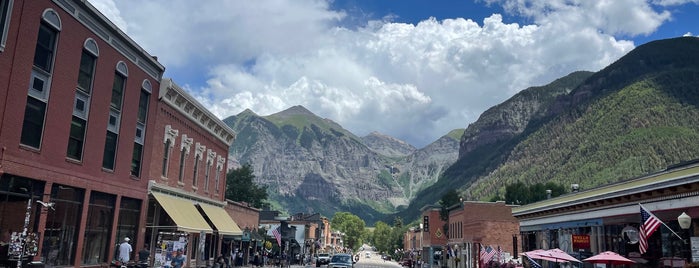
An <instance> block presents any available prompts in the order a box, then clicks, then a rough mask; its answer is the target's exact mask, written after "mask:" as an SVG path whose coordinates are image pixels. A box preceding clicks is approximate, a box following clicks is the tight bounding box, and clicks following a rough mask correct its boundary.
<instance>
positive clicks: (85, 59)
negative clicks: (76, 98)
mask: <svg viewBox="0 0 699 268" xmlns="http://www.w3.org/2000/svg"><path fill="white" fill-rule="evenodd" d="M95 60H96V57H95V56H94V55H92V54H90V52H87V51H86V50H83V53H82V56H80V68H78V88H79V89H81V90H82V91H84V92H86V93H87V94H90V91H91V90H92V78H93V77H94V74H95Z"/></svg>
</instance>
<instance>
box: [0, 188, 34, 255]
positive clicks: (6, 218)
mask: <svg viewBox="0 0 699 268" xmlns="http://www.w3.org/2000/svg"><path fill="white" fill-rule="evenodd" d="M43 192H44V182H42V181H36V180H32V179H29V178H24V177H17V176H13V175H8V174H3V175H2V178H1V179H0V215H2V216H0V234H2V237H1V238H2V239H3V241H2V242H8V241H4V239H5V236H8V239H9V235H11V234H12V232H22V229H23V228H24V218H25V216H26V213H27V203H28V201H29V199H30V198H31V199H32V200H41V197H42V194H43ZM31 206H32V211H31V212H32V213H30V219H29V223H30V225H29V226H27V228H28V231H29V232H32V231H35V230H37V226H38V221H37V220H36V219H38V215H39V213H40V211H41V210H40V209H36V208H37V206H38V204H37V203H35V202H32V203H31ZM3 253H4V252H3ZM6 256H7V254H5V256H0V258H1V257H6Z"/></svg>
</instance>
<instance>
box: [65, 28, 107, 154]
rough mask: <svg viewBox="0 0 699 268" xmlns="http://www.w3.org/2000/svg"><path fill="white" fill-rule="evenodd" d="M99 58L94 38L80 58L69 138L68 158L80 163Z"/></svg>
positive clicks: (89, 41)
mask: <svg viewBox="0 0 699 268" xmlns="http://www.w3.org/2000/svg"><path fill="white" fill-rule="evenodd" d="M98 56H99V49H98V48H97V42H95V40H93V39H92V38H88V39H87V40H85V44H84V45H83V50H82V54H81V56H80V67H79V68H78V70H79V71H78V86H77V88H76V90H75V101H74V102H73V117H72V119H71V122H70V133H69V136H68V149H67V152H66V156H68V157H69V158H71V159H75V160H78V161H81V160H82V156H83V146H84V144H85V131H86V129H87V117H88V114H89V111H90V95H91V93H92V80H93V79H94V77H95V63H96V62H97V57H98Z"/></svg>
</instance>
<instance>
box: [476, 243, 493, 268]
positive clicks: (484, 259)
mask: <svg viewBox="0 0 699 268" xmlns="http://www.w3.org/2000/svg"><path fill="white" fill-rule="evenodd" d="M493 256H495V250H494V249H493V247H491V246H487V247H483V244H481V255H480V260H481V263H482V264H483V265H485V264H486V263H488V262H489V261H490V259H492V258H493Z"/></svg>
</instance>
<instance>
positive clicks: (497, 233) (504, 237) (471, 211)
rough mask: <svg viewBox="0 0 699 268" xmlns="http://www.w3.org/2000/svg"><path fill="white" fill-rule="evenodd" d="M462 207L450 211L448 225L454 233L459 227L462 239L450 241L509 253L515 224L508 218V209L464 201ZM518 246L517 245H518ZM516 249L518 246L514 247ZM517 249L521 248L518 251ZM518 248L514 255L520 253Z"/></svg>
mask: <svg viewBox="0 0 699 268" xmlns="http://www.w3.org/2000/svg"><path fill="white" fill-rule="evenodd" d="M463 204H464V205H463V208H457V209H455V210H452V211H451V213H450V214H449V222H450V223H454V226H455V227H456V228H454V229H455V230H450V231H452V232H458V231H459V230H456V229H459V228H461V232H462V237H455V238H452V240H451V241H452V242H460V243H463V242H475V243H482V244H484V245H492V246H496V247H497V246H500V247H501V248H502V250H503V251H505V252H509V253H513V252H514V251H513V247H512V235H516V234H519V221H518V220H517V219H516V218H515V217H514V216H512V208H511V207H510V206H507V205H506V204H505V203H504V202H464V203H463ZM518 244H519V243H518ZM518 247H519V245H518ZM520 249H521V248H520ZM520 249H518V252H521V250H520Z"/></svg>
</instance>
